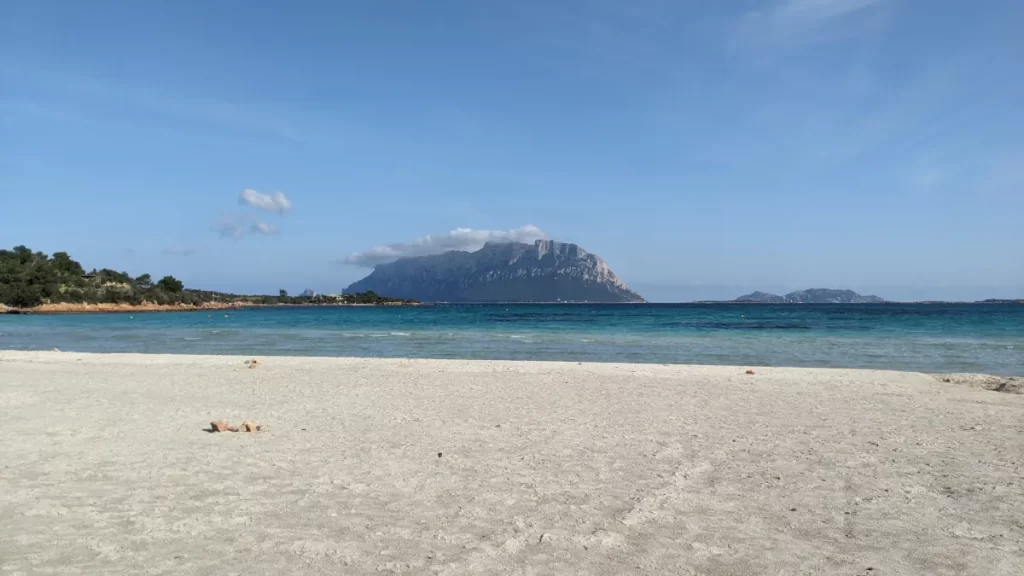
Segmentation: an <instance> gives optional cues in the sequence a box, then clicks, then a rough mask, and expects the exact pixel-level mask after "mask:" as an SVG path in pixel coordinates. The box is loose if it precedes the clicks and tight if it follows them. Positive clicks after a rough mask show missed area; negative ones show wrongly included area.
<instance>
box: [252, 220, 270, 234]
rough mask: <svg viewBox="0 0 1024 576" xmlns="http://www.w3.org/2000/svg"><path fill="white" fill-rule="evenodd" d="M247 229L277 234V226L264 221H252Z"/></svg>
mask: <svg viewBox="0 0 1024 576" xmlns="http://www.w3.org/2000/svg"><path fill="white" fill-rule="evenodd" d="M249 230H250V231H251V232H253V233H255V234H277V227H276V226H274V225H273V224H267V223H266V222H253V223H252V226H250V227H249Z"/></svg>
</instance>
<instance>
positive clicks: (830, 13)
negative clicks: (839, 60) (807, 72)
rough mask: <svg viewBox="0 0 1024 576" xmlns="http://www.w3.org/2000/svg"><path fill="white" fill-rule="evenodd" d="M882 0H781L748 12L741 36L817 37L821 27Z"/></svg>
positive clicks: (783, 40)
mask: <svg viewBox="0 0 1024 576" xmlns="http://www.w3.org/2000/svg"><path fill="white" fill-rule="evenodd" d="M883 1H884V0H781V1H779V2H776V3H775V4H774V5H773V6H771V7H769V8H766V9H763V10H754V11H751V12H747V13H746V14H745V15H744V17H743V20H742V22H741V25H740V30H739V36H740V37H741V38H742V39H743V40H745V41H747V42H750V41H754V43H755V44H761V43H764V42H770V43H787V42H801V41H806V40H814V39H816V38H815V37H816V36H817V35H818V33H819V30H821V29H822V28H824V27H826V26H828V25H830V24H834V23H837V22H839V21H840V20H842V19H843V18H845V17H848V16H852V15H854V14H855V13H859V12H862V11H864V10H865V9H867V8H872V7H875V6H877V5H879V4H882V3H883ZM830 36H834V34H830ZM840 36H841V35H840Z"/></svg>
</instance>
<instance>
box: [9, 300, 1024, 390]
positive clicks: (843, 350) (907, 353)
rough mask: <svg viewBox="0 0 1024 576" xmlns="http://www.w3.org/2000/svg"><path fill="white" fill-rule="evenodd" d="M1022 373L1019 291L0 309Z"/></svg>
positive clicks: (417, 345)
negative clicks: (614, 301)
mask: <svg viewBox="0 0 1024 576" xmlns="http://www.w3.org/2000/svg"><path fill="white" fill-rule="evenodd" d="M52 348H59V349H61V350H65V351H77V352H142V353H175V354H241V355H264V356H266V355H304V356H364V357H388V358H391V357H407V358H479V359H508V360H567V361H585V362H592V361H600V362H658V363H682V364H730V365H742V366H748V365H749V366H832V367H849V368H883V369H898V370H921V371H928V372H946V371H965V372H988V373H993V374H1007V375H1021V374H1024V306H1019V305H981V304H965V305H895V304H887V305H876V304H864V305H859V304H855V305H840V306H835V305H799V306H793V305H790V306H767V305H737V304H730V305H699V304H692V305H686V304H682V305H657V304H651V305H622V306H617V305H593V306H587V305H563V306H555V305H550V306H549V305H470V306H456V305H453V306H423V307H410V308H404V307H379V308H377V307H352V308H343V307H319V308H292V307H280V308H256V309H249V310H234V311H229V312H228V315H227V316H226V317H225V314H224V312H213V313H209V314H208V313H207V312H173V313H166V312H165V313H145V314H133V315H130V316H129V315H126V314H106V315H59V316H44V315H31V316H14V315H6V316H0V350H49V349H52Z"/></svg>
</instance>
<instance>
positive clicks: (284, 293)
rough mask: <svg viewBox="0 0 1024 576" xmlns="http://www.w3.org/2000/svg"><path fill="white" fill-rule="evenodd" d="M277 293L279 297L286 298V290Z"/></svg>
mask: <svg viewBox="0 0 1024 576" xmlns="http://www.w3.org/2000/svg"><path fill="white" fill-rule="evenodd" d="M279 295H280V297H281V298H287V297H288V291H287V290H281V291H280V293H279Z"/></svg>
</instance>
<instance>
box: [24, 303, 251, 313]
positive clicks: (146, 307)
mask: <svg viewBox="0 0 1024 576" xmlns="http://www.w3.org/2000/svg"><path fill="white" fill-rule="evenodd" d="M245 306H249V304H247V303H239V302H203V303H202V304H199V305H198V306H193V305H191V304H155V303H153V302H143V303H142V304H126V303H119V304H113V303H109V302H101V303H96V304H87V303H78V304H73V303H70V302H58V303H54V304H40V305H39V306H36V307H35V308H29V309H28V311H29V312H32V313H34V314H107V313H117V312H120V313H125V312H188V311H192V310H232V309H236V308H239V307H245Z"/></svg>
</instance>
